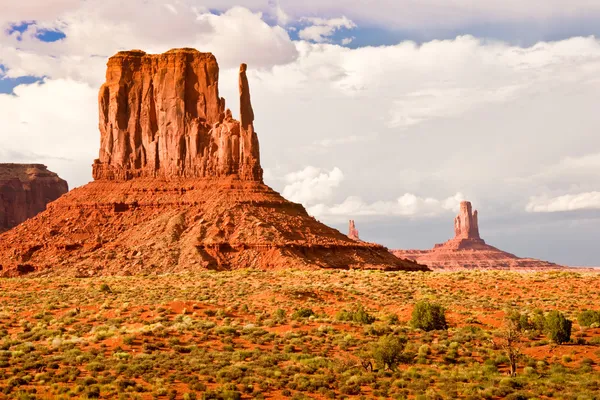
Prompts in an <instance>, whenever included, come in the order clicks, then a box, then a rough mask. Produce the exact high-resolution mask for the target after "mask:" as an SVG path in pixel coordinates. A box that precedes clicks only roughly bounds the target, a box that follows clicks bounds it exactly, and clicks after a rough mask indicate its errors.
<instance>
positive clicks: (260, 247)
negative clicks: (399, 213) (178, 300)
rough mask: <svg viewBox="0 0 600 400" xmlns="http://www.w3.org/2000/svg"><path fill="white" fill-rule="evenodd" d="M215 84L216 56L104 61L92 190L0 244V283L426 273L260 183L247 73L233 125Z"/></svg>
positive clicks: (71, 196) (177, 54)
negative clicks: (244, 272)
mask: <svg viewBox="0 0 600 400" xmlns="http://www.w3.org/2000/svg"><path fill="white" fill-rule="evenodd" d="M218 80H219V67H218V64H217V60H216V59H215V57H214V56H213V55H212V54H210V53H201V52H198V51H197V50H193V49H175V50H171V51H168V52H167V53H164V54H159V55H150V54H146V53H145V52H143V51H139V50H135V51H127V52H120V53H118V54H116V55H115V56H113V57H112V58H110V59H109V61H108V68H107V72H106V83H105V84H104V85H103V86H102V87H101V89H100V93H99V116H100V118H99V119H100V153H99V158H98V159H97V160H95V161H94V164H93V177H94V181H93V182H91V183H89V184H87V185H85V186H83V187H80V188H76V189H74V190H72V191H71V192H69V193H67V194H66V195H64V196H63V197H61V198H60V199H59V200H58V201H55V202H53V203H51V204H50V205H49V207H48V209H47V210H46V211H45V212H43V213H41V214H39V215H38V216H36V217H35V218H33V219H30V220H28V221H26V222H25V223H24V224H21V225H19V226H17V227H16V228H14V229H12V230H10V231H8V232H6V233H4V234H3V235H1V236H0V263H1V264H2V266H1V267H0V275H1V276H9V277H10V276H18V275H23V274H34V275H49V274H61V275H67V276H98V275H129V274H146V273H148V274H153V273H171V272H182V271H191V270H194V269H204V268H208V269H215V270H227V269H234V268H258V269H280V268H363V269H380V270H407V271H414V270H427V268H426V267H424V266H422V265H419V264H417V263H415V262H414V261H409V260H401V259H399V258H396V257H395V256H393V255H392V254H391V253H390V252H389V251H388V250H387V249H386V248H385V247H383V246H380V245H376V244H369V243H363V242H356V241H354V240H351V239H349V238H348V237H347V236H345V235H343V234H342V233H340V232H339V231H337V230H335V229H332V228H329V227H327V226H325V225H324V224H322V223H320V222H318V221H317V220H316V219H314V218H313V217H311V216H309V215H308V214H307V212H306V210H305V209H304V208H303V207H302V206H301V205H299V204H295V203H292V202H290V201H287V200H285V199H284V198H283V197H282V196H280V195H279V194H278V193H277V192H275V191H274V190H272V189H271V188H269V187H268V186H266V185H265V184H264V183H263V171H262V168H261V165H260V152H259V143H258V137H257V135H256V132H255V131H254V112H253V110H252V105H251V99H250V91H249V86H248V79H247V76H246V65H244V64H242V66H241V67H240V71H239V95H240V120H239V121H238V120H235V119H233V117H232V113H231V111H230V110H229V109H227V108H226V105H225V100H224V99H223V98H221V97H219V87H218ZM282 128H284V127H282Z"/></svg>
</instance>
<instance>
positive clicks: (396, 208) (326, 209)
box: [308, 193, 464, 219]
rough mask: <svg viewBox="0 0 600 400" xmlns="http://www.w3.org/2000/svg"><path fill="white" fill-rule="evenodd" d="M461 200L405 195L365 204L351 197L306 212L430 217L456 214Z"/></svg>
mask: <svg viewBox="0 0 600 400" xmlns="http://www.w3.org/2000/svg"><path fill="white" fill-rule="evenodd" d="M463 200H464V195H463V194H462V193H456V194H455V195H454V196H451V197H448V198H446V199H442V200H439V199H434V198H431V197H419V196H416V195H414V194H412V193H406V194H404V195H402V196H400V197H398V198H397V199H396V200H395V201H377V202H374V203H366V202H365V201H363V200H362V199H361V198H360V197H356V196H351V197H348V198H347V199H346V200H344V201H343V202H342V203H340V204H335V205H332V206H327V205H325V204H317V205H314V206H312V207H310V208H309V209H308V212H309V213H310V214H311V215H314V216H316V217H341V218H342V219H347V218H349V217H357V216H390V217H391V216H401V217H417V216H418V217H432V216H436V215H439V214H441V213H444V212H447V211H453V212H457V211H458V209H459V206H460V202H461V201H463Z"/></svg>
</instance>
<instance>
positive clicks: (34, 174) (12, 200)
mask: <svg viewBox="0 0 600 400" xmlns="http://www.w3.org/2000/svg"><path fill="white" fill-rule="evenodd" d="M68 191H69V185H68V184H67V182H66V181H65V180H63V179H61V178H60V177H59V176H58V175H57V174H55V173H54V172H51V171H49V170H48V168H47V167H46V166H45V165H43V164H0V233H1V232H3V231H6V230H9V229H11V228H14V227H15V226H17V225H19V224H20V223H22V222H24V221H26V220H27V219H29V218H32V217H34V216H36V215H37V214H39V213H40V212H42V211H44V210H45V209H46V206H47V205H48V203H50V202H52V201H54V200H56V199H58V198H59V197H60V196H62V195H63V194H65V193H67V192H68Z"/></svg>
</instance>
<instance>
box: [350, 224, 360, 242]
mask: <svg viewBox="0 0 600 400" xmlns="http://www.w3.org/2000/svg"><path fill="white" fill-rule="evenodd" d="M348 237H349V238H350V239H352V240H360V237H359V236H358V229H356V224H355V223H354V220H352V219H351V220H350V222H349V223H348Z"/></svg>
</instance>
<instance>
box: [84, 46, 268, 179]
mask: <svg viewBox="0 0 600 400" xmlns="http://www.w3.org/2000/svg"><path fill="white" fill-rule="evenodd" d="M239 80H240V85H239V86H240V108H241V112H240V115H241V120H242V121H241V122H240V121H236V120H234V119H233V118H232V114H231V111H230V110H228V109H226V108H225V99H223V98H221V97H219V66H218V64H217V60H216V59H215V57H214V56H213V55H212V54H210V53H200V52H199V51H197V50H194V49H175V50H171V51H169V52H167V53H164V54H158V55H155V54H146V53H145V52H143V51H139V50H136V51H125V52H120V53H118V54H117V55H115V56H113V57H111V58H110V59H109V61H108V68H107V72H106V83H105V84H104V85H102V87H101V89H100V93H99V97H98V103H99V114H100V143H101V144H100V156H99V158H98V159H97V160H96V161H95V163H94V170H93V175H94V179H95V180H129V179H132V178H139V177H152V178H155V177H159V178H176V177H185V178H215V177H223V176H230V175H233V176H236V177H239V178H240V179H243V180H254V181H262V168H261V167H260V152H259V144H258V137H257V135H256V133H255V132H254V125H253V122H254V113H253V111H252V105H251V103H250V90H249V86H248V79H247V77H246V65H245V64H243V65H242V66H241V67H240V77H239Z"/></svg>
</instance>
